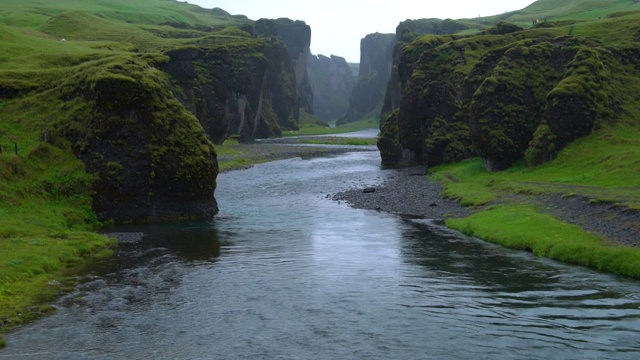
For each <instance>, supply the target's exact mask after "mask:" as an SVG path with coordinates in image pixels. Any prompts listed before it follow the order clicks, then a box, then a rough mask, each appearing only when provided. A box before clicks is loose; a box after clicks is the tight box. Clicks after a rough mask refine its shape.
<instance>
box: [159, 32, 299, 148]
mask: <svg viewBox="0 0 640 360" xmlns="http://www.w3.org/2000/svg"><path fill="white" fill-rule="evenodd" d="M259 24H261V25H260V28H261V29H260V30H259V32H260V33H261V34H263V35H264V34H265V31H266V30H267V29H266V28H264V27H265V26H266V24H271V23H270V22H269V21H266V20H263V21H260V22H259ZM256 26H257V25H256ZM305 27H306V25H305V26H303V30H304V29H305ZM224 31H225V33H228V32H229V31H230V30H229V29H225V30H224ZM274 31H275V30H274ZM166 54H167V55H168V56H169V57H170V59H171V60H170V61H169V62H168V63H167V64H166V65H164V66H163V70H164V71H165V72H167V74H169V75H170V76H171V78H172V79H173V81H172V84H173V89H174V93H175V94H176V96H177V97H178V98H179V99H180V100H181V102H182V103H183V104H185V106H187V108H188V109H190V111H191V112H192V113H193V114H195V115H196V116H197V117H198V119H199V120H200V123H201V124H202V126H203V127H204V129H205V131H206V132H207V134H208V135H209V137H210V138H211V139H212V140H213V141H214V142H215V143H220V144H221V143H222V142H223V141H224V140H225V139H226V138H227V137H229V136H231V135H235V134H237V135H239V136H240V139H241V140H244V141H248V140H252V139H255V138H258V137H260V138H266V137H272V136H279V135H280V134H281V129H297V128H298V118H299V111H300V96H299V92H298V81H297V78H296V75H295V70H294V67H293V66H292V63H291V52H290V51H289V49H288V47H287V46H286V44H285V43H284V41H283V40H282V39H281V38H280V37H278V36H276V35H274V36H268V37H267V36H259V37H256V36H252V35H251V34H249V33H247V32H243V31H241V30H239V29H238V30H234V32H233V37H221V36H220V37H211V38H209V39H206V40H204V41H201V43H199V44H195V45H192V46H189V47H184V48H177V49H172V50H169V51H167V52H166ZM303 60H304V59H303ZM304 65H305V66H306V63H304ZM304 74H305V76H304V77H303V78H304V79H305V81H306V83H308V80H307V78H306V70H305V71H304ZM301 83H302V84H304V83H305V82H304V81H302V82H301Z"/></svg>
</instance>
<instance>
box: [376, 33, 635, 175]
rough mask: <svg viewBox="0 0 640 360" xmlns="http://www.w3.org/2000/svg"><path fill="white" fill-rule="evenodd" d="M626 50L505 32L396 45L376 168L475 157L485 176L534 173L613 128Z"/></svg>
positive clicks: (546, 35)
mask: <svg viewBox="0 0 640 360" xmlns="http://www.w3.org/2000/svg"><path fill="white" fill-rule="evenodd" d="M405 35H406V34H405ZM406 40H409V41H406ZM636 51H637V49H635V47H634V46H629V47H625V46H622V47H621V46H616V47H609V46H607V45H606V44H604V43H602V42H599V41H596V40H594V39H588V38H579V37H573V36H568V35H564V36H558V33H557V32H555V31H552V30H550V29H544V28H539V29H533V30H528V31H524V30H523V29H520V28H518V27H516V26H513V25H509V24H498V25H497V26H496V27H494V28H491V29H489V30H487V31H485V32H483V33H480V34H478V35H475V36H428V35H427V36H419V37H415V38H414V39H413V40H412V41H411V38H408V37H405V41H403V42H401V44H400V45H399V47H398V49H397V59H399V61H398V65H397V85H394V84H390V85H389V89H390V91H389V93H388V94H387V97H386V104H385V109H386V110H387V113H386V117H385V121H384V122H383V123H382V124H381V129H382V134H381V136H380V139H379V144H378V146H379V148H380V151H381V154H382V158H383V162H384V163H386V164H428V165H436V164H441V163H446V162H453V161H458V160H461V159H463V158H466V157H468V156H470V155H472V154H474V153H477V154H479V155H481V156H482V157H483V158H484V163H485V167H486V169H487V170H489V171H495V170H501V169H505V168H506V167H509V166H510V165H512V164H513V163H514V162H516V161H518V160H522V159H525V161H526V163H527V164H529V165H535V164H540V163H542V162H544V161H546V160H549V159H551V158H553V157H554V156H555V154H557V152H558V151H559V150H560V149H562V147H564V146H565V145H566V144H567V143H568V142H570V141H573V140H575V139H577V138H579V137H581V136H585V135H587V134H589V133H591V131H592V130H593V129H594V128H597V127H598V126H601V125H603V124H606V123H610V122H612V121H614V119H615V118H616V114H617V113H618V111H619V109H620V104H619V100H618V99H620V97H619V96H616V95H615V91H614V87H613V86H612V82H614V81H615V80H614V78H612V74H614V73H616V72H623V73H624V72H628V71H630V69H632V68H633V67H634V66H635V65H632V64H631V63H632V62H630V61H629V59H631V58H632V57H633V55H632V54H633V53H634V52H636ZM617 59H625V60H624V61H622V60H617ZM394 90H395V93H394ZM398 105H399V107H398Z"/></svg>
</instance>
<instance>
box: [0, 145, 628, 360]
mask: <svg viewBox="0 0 640 360" xmlns="http://www.w3.org/2000/svg"><path fill="white" fill-rule="evenodd" d="M389 176H393V171H392V170H381V169H380V166H379V157H378V154H377V153H375V152H369V153H351V154H347V155H342V156H337V157H330V158H319V159H312V160H300V159H294V160H286V161H279V162H274V163H269V164H263V165H259V166H256V167H254V168H251V169H248V170H243V171H237V172H230V173H225V174H221V175H220V177H219V181H218V184H219V186H218V190H217V192H216V197H217V199H218V201H219V203H220V207H221V214H220V216H219V217H218V218H217V219H216V220H215V221H213V222H211V223H208V222H206V223H174V224H163V225H155V226H131V227H123V228H119V229H114V230H113V231H114V232H117V233H116V235H117V236H118V237H119V239H120V241H121V245H120V248H119V250H118V251H117V252H116V255H115V256H114V257H113V258H112V259H109V260H108V261H105V262H103V263H101V264H99V265H98V266H96V267H95V268H94V269H92V271H91V274H90V275H88V276H85V277H82V278H80V279H79V280H78V281H79V283H78V287H77V289H76V290H75V291H74V292H72V293H70V294H68V295H67V296H65V297H64V298H63V299H61V300H60V302H59V303H57V305H56V306H57V307H58V311H57V312H56V313H55V314H53V315H52V316H49V317H47V318H44V319H42V320H40V321H38V322H35V323H33V324H30V325H28V326H25V327H22V328H19V329H17V330H16V331H15V332H13V333H11V334H8V335H7V336H6V340H7V342H8V347H7V348H6V349H4V350H2V351H0V358H12V359H85V358H99V359H111V358H127V359H176V358H180V359H433V358H442V359H456V358H459V359H483V358H484V359H541V358H546V359H567V358H570V359H607V358H610V359H627V358H628V359H635V358H638V356H639V355H640V342H639V340H640V282H638V281H635V280H628V279H625V278H619V277H614V276H609V275H604V274H599V273H595V272H592V271H589V270H585V269H582V268H576V267H571V266H565V265H561V264H557V263H555V262H552V261H549V260H545V259H537V258H534V257H533V256H531V255H530V254H526V253H521V252H514V251H510V250H506V249H503V248H500V247H497V246H494V245H490V244H487V243H484V242H481V241H478V240H475V239H472V238H469V237H466V236H464V235H461V234H458V233H455V232H452V231H449V230H447V229H446V228H443V227H442V226H440V225H438V224H433V223H431V222H430V221H428V220H417V219H408V218H402V217H398V216H395V215H389V214H384V213H378V212H374V211H363V210H355V209H351V208H349V207H348V206H346V205H345V204H338V203H335V202H333V201H331V200H330V199H328V198H327V194H329V193H334V192H337V191H340V190H343V189H345V188H347V187H349V186H361V187H365V186H368V185H373V184H374V183H376V182H379V181H381V180H384V179H385V178H387V177H389Z"/></svg>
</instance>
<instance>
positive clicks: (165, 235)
mask: <svg viewBox="0 0 640 360" xmlns="http://www.w3.org/2000/svg"><path fill="white" fill-rule="evenodd" d="M104 232H105V233H106V234H108V235H109V236H112V237H115V238H117V239H118V242H119V244H120V247H121V248H122V249H127V248H129V247H132V246H133V247H135V248H136V249H142V248H145V249H156V250H157V249H166V250H167V251H169V252H170V253H171V254H173V255H175V256H177V257H178V258H180V259H182V260H185V261H198V260H200V261H202V260H215V259H216V258H218V257H219V256H220V237H219V235H218V229H217V227H216V223H215V222H214V221H207V222H172V223H160V224H146V225H124V226H117V227H111V228H107V229H105V230H104Z"/></svg>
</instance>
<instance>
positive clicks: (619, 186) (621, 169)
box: [431, 123, 640, 209]
mask: <svg viewBox="0 0 640 360" xmlns="http://www.w3.org/2000/svg"><path fill="white" fill-rule="evenodd" d="M431 171H432V173H433V174H434V176H435V177H436V178H437V179H439V180H440V181H442V182H443V184H444V195H445V196H446V197H449V198H452V199H458V200H460V201H461V202H462V204H464V205H466V206H480V205H484V204H487V203H489V202H491V201H494V200H495V199H496V197H497V196H498V192H499V191H512V192H517V193H560V194H569V193H573V194H577V195H582V196H585V197H588V198H590V199H593V200H594V201H608V202H613V203H616V204H618V205H622V206H626V207H629V208H632V209H640V127H638V126H633V125H631V124H629V123H621V124H618V125H617V126H615V127H610V128H605V129H601V130H599V131H597V132H595V133H594V134H592V135H591V136H589V137H586V138H583V139H580V140H577V141H575V142H574V143H572V144H570V145H569V146H567V147H566V148H565V149H563V150H562V151H561V152H560V154H559V155H558V157H557V158H556V159H555V160H554V161H552V162H549V163H546V164H543V165H540V166H537V167H533V168H527V167H525V166H524V165H523V164H522V163H520V164H517V165H515V166H513V167H511V168H510V169H507V170H504V171H500V172H495V173H487V172H486V171H484V168H483V166H482V160H481V159H477V158H476V159H470V160H466V161H463V162H461V163H457V164H453V165H443V166H439V167H435V168H433V169H432V170H431Z"/></svg>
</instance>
